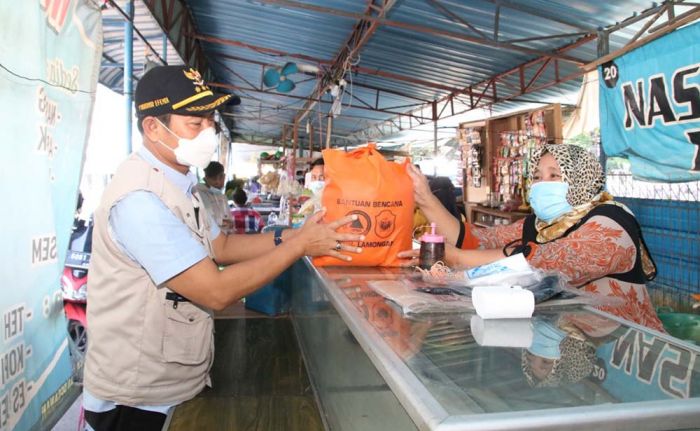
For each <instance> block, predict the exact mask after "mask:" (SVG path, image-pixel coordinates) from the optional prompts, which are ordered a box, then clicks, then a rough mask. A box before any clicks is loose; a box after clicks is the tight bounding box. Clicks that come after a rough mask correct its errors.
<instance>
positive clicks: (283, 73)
mask: <svg viewBox="0 0 700 431" xmlns="http://www.w3.org/2000/svg"><path fill="white" fill-rule="evenodd" d="M297 72H299V68H298V67H297V64H296V63H286V64H285V65H284V66H282V67H281V68H276V67H275V68H270V69H267V70H266V71H265V74H264V75H263V84H265V87H275V89H276V90H277V91H279V92H280V93H289V92H290V91H292V90H294V87H296V85H294V82H293V81H292V80H291V79H289V75H293V74H295V73H297Z"/></svg>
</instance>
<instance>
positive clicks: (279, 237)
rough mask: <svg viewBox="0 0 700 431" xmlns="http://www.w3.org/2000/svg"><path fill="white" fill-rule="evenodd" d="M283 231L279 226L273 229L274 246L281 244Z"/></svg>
mask: <svg viewBox="0 0 700 431" xmlns="http://www.w3.org/2000/svg"><path fill="white" fill-rule="evenodd" d="M283 230H284V227H283V226H279V227H276V228H275V246H278V245H280V244H282V231H283Z"/></svg>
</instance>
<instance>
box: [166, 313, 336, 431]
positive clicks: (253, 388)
mask: <svg viewBox="0 0 700 431" xmlns="http://www.w3.org/2000/svg"><path fill="white" fill-rule="evenodd" d="M241 314H243V315H246V313H245V312H243V313H241V312H240V311H235V310H234V312H233V313H231V312H229V313H223V314H221V315H220V317H223V318H217V319H216V322H215V335H214V336H215V345H216V356H215V359H214V365H213V367H212V381H213V386H214V387H213V388H208V389H206V390H204V391H203V392H202V393H201V394H200V395H199V396H197V397H196V398H195V399H193V400H190V401H188V402H186V403H184V404H182V405H181V406H179V407H177V408H176V409H175V412H174V414H173V418H172V421H171V423H170V427H169V431H184V430H187V431H189V430H193V429H196V430H202V431H206V430H236V431H245V430H256V431H262V430H282V429H283V430H292V431H293V430H305V431H306V430H309V431H314V430H319V431H321V430H323V423H322V421H321V417H320V414H319V411H318V408H317V406H316V402H315V399H314V394H313V390H312V389H311V384H310V383H309V378H308V375H307V373H306V368H305V367H304V362H303V359H302V357H301V353H300V351H299V347H298V343H297V340H296V335H295V334H294V328H293V326H292V322H291V321H290V320H289V319H287V318H256V317H252V315H250V314H247V315H246V317H245V318H239V317H243V316H242V315H241ZM224 316H226V317H224Z"/></svg>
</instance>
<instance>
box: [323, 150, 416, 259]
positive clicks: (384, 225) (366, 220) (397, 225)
mask: <svg viewBox="0 0 700 431" xmlns="http://www.w3.org/2000/svg"><path fill="white" fill-rule="evenodd" d="M323 160H324V162H325V177H326V187H325V188H324V190H323V198H322V202H323V206H324V207H326V209H327V213H326V217H327V219H329V220H336V219H338V218H341V217H344V216H346V215H351V214H355V215H357V216H358V219H357V220H356V221H355V222H353V223H351V224H348V225H346V226H344V227H342V228H341V230H340V231H341V232H352V233H356V234H361V235H364V236H365V240H364V241H360V242H357V243H353V245H354V246H357V247H361V248H362V253H360V254H357V255H353V258H352V261H351V262H345V261H343V260H340V259H336V258H334V257H329V256H325V257H321V258H315V259H314V265H316V266H325V265H352V266H398V265H399V263H400V259H398V258H397V257H396V255H397V254H398V252H400V251H402V250H408V249H410V248H411V233H412V229H413V207H414V202H413V183H412V181H411V179H410V177H409V176H408V174H407V173H406V166H405V165H406V164H407V163H409V162H410V161H409V160H408V159H407V160H406V161H405V162H404V163H401V164H398V163H394V162H389V161H387V160H385V159H384V157H383V156H382V155H381V154H380V153H379V152H378V151H377V149H376V147H375V145H374V144H369V145H367V146H366V147H362V148H359V149H357V150H354V151H352V152H349V153H346V152H344V151H341V150H324V151H323Z"/></svg>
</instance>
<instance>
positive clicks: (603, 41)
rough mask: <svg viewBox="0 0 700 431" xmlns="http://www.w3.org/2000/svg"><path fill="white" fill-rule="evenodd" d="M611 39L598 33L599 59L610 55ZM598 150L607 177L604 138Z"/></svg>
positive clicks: (599, 159) (607, 35) (601, 32)
mask: <svg viewBox="0 0 700 431" xmlns="http://www.w3.org/2000/svg"><path fill="white" fill-rule="evenodd" d="M609 37H610V35H609V34H608V33H607V32H604V31H599V32H598V58H600V57H603V56H605V55H608V54H609V53H610V43H609ZM598 149H599V150H600V154H599V155H598V161H599V162H600V165H601V166H602V167H603V175H605V174H606V172H607V164H608V156H607V155H606V154H605V151H603V138H602V137H601V139H600V142H599V147H598Z"/></svg>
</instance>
